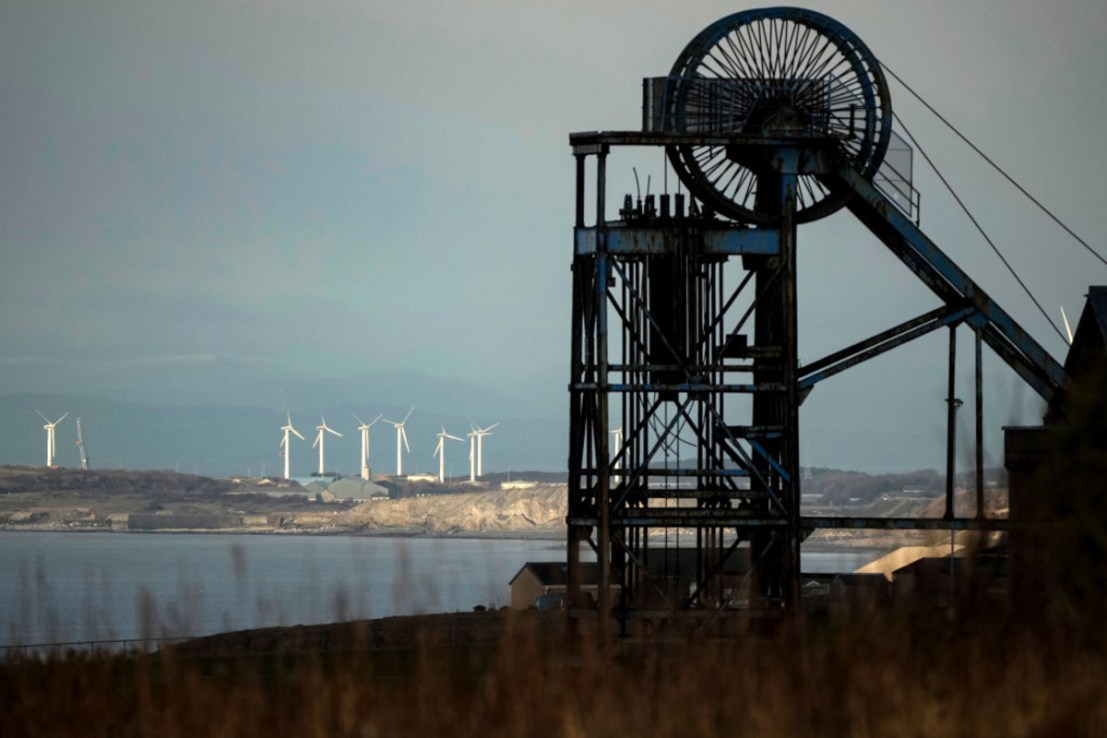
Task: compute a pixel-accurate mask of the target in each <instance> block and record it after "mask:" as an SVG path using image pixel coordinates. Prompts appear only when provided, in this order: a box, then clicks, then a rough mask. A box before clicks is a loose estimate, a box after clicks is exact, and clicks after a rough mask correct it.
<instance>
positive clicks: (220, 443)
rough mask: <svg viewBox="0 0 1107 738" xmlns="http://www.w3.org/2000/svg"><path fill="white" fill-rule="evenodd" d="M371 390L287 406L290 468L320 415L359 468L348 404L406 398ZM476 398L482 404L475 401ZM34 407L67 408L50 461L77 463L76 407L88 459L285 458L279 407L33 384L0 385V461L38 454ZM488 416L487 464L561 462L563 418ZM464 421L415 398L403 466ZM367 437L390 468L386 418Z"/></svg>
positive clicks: (168, 465)
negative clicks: (39, 388) (66, 390)
mask: <svg viewBox="0 0 1107 738" xmlns="http://www.w3.org/2000/svg"><path fill="white" fill-rule="evenodd" d="M374 397H378V396H377V395H376V394H375V393H373V392H368V391H367V392H365V393H364V394H363V395H361V396H359V397H358V398H356V401H355V400H351V402H349V403H345V402H336V403H332V404H324V403H323V402H320V403H319V404H318V405H316V406H314V407H313V408H312V409H311V411H310V412H309V411H306V410H303V409H299V410H298V409H297V408H302V406H303V405H305V404H308V403H307V402H304V401H301V404H299V405H295V406H293V407H292V412H293V415H292V419H293V423H294V425H295V426H296V428H297V429H298V430H299V431H300V433H301V434H302V435H303V436H304V437H305V438H306V441H301V440H299V439H297V438H294V439H293V444H292V466H293V474H294V475H296V476H306V475H307V474H309V473H311V472H312V471H315V469H316V468H317V466H318V455H317V452H316V451H315V450H313V449H312V447H311V443H312V441H313V440H314V434H315V426H317V425H318V424H319V418H320V416H321V415H324V416H326V418H327V424H328V425H329V426H330V427H332V428H334V429H336V430H338V431H339V432H340V433H342V434H343V436H342V437H341V438H338V437H335V436H328V437H327V441H326V462H327V463H326V465H327V467H328V471H332V470H334V471H338V472H342V473H345V474H348V475H349V474H356V473H358V471H359V469H358V454H359V448H360V437H359V434H358V432H357V423H356V422H355V421H354V419H353V417H352V416H351V412H356V413H357V414H358V415H359V416H361V417H362V418H363V419H365V420H367V421H368V420H372V419H373V418H374V417H376V415H377V414H379V413H384V414H385V417H394V418H396V419H399V418H401V417H402V416H403V414H404V413H406V412H407V410H408V407H409V406H407V405H403V406H401V405H396V404H394V401H395V399H396V398H395V397H384V398H382V400H383V401H374V400H373V398H374ZM404 399H405V400H406V396H405V398H404ZM473 404H474V405H476V406H477V407H478V408H480V406H479V404H478V403H473ZM451 407H453V406H451ZM38 411H41V412H43V413H45V414H46V415H47V416H49V417H51V419H53V418H57V417H58V416H60V415H62V414H63V413H66V412H68V413H69V417H67V418H66V419H65V420H64V421H62V423H61V424H59V425H58V428H57V458H56V462H55V463H57V464H59V465H61V466H66V467H77V466H79V464H80V457H79V454H78V450H77V448H76V445H75V441H76V426H75V424H74V421H75V419H76V418H77V417H80V418H81V419H82V425H83V430H84V436H85V448H86V449H87V451H88V454H89V458H90V461H91V464H92V466H93V467H94V468H100V469H104V468H114V469H118V468H124V469H171V470H177V471H181V472H190V473H198V474H204V475H207V476H231V475H244V474H253V475H261V474H262V473H263V472H264V473H266V474H277V473H279V472H280V470H281V469H282V468H283V459H282V457H281V456H280V448H279V443H280V440H281V431H280V427H281V426H282V425H284V423H285V417H286V411H285V409H284V408H283V407H259V406H244V405H200V406H192V407H188V406H175V405H145V404H139V403H131V402H122V401H119V400H114V399H107V398H103V397H87V396H80V395H60V394H31V393H17V394H7V395H0V418H3V421H4V422H3V423H0V464H30V465H42V464H45V440H46V434H45V431H44V430H43V429H42V425H43V422H42V418H40V417H39V415H38ZM366 416H368V417H366ZM493 421H499V422H500V425H499V426H498V427H497V428H496V429H495V430H494V431H493V433H492V435H490V436H487V437H486V438H485V441H484V467H485V470H486V471H489V472H491V471H501V470H505V471H506V470H507V469H515V468H517V469H536V470H546V471H554V470H558V469H563V468H564V466H565V459H566V456H567V451H566V444H567V433H566V432H563V428H562V424H561V423H558V422H556V421H554V420H551V419H549V418H545V417H534V416H530V417H528V416H525V415H522V414H517V415H492V414H491V413H488V414H487V415H482V416H481V417H480V418H479V419H478V420H477V422H485V423H488V422H493ZM469 424H470V421H469V419H468V417H467V415H465V414H453V412H451V411H441V410H439V409H438V408H436V407H435V406H433V405H430V404H420V405H418V406H417V407H416V409H415V412H414V413H413V414H412V416H411V418H410V420H409V421H408V423H407V434H408V442H409V444H410V447H411V453H410V454H408V453H406V452H405V454H404V471H405V473H411V472H415V471H432V470H433V471H437V469H438V462H437V460H436V459H435V458H434V456H433V451H434V446H435V443H436V441H437V439H436V437H435V434H436V433H438V431H439V430H440V428H442V427H443V426H445V427H446V428H447V429H448V430H449V431H450V432H452V433H454V434H455V435H461V436H464V434H465V433H466V432H467V431H468V429H469ZM371 438H372V450H371V454H370V463H371V464H372V466H373V467H374V469H375V470H376V471H381V472H392V471H394V469H395V463H396V462H395V459H396V435H395V432H394V431H393V429H392V427H391V426H389V425H386V424H385V423H384V422H380V423H378V424H377V425H375V426H374V427H373V431H372V437H371ZM468 454H469V449H468V447H467V444H465V443H457V442H452V443H451V445H450V446H449V447H448V449H447V467H448V468H447V474H448V475H449V476H452V477H461V476H465V475H468V472H469V461H468Z"/></svg>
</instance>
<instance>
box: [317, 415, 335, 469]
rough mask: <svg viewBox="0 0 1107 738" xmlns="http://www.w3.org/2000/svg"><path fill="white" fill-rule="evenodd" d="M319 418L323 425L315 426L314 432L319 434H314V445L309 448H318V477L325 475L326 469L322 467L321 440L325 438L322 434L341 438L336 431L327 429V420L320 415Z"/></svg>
mask: <svg viewBox="0 0 1107 738" xmlns="http://www.w3.org/2000/svg"><path fill="white" fill-rule="evenodd" d="M319 418H320V419H321V420H322V421H323V424H322V425H317V426H315V430H317V431H319V433H317V434H316V436H315V443H313V444H311V447H312V448H315V447H316V446H318V447H319V476H323V475H324V474H326V473H327V468H326V467H325V466H324V465H323V440H324V439H325V438H326V436H324V435H323V434H324V433H330V434H332V435H335V436H338V437H339V438H341V437H342V434H341V433H339V432H338V431H336V430H335V429H334V428H328V427H327V420H326V418H323V416H322V415H320V416H319Z"/></svg>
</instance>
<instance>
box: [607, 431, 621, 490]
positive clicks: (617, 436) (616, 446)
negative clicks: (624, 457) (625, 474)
mask: <svg viewBox="0 0 1107 738" xmlns="http://www.w3.org/2000/svg"><path fill="white" fill-rule="evenodd" d="M608 433H610V434H611V438H612V442H611V456H612V458H614V459H615V465H614V467H615V471H619V470H620V469H622V468H623V462H622V461H620V460H619V454H620V453H621V452H622V450H623V426H621V425H620V426H619V427H618V428H615V429H614V430H611V431H608ZM612 481H613V482H615V484H618V483H619V482H620V481H622V477H621V476H620V475H619V474H615V475H614V476H613V478H612Z"/></svg>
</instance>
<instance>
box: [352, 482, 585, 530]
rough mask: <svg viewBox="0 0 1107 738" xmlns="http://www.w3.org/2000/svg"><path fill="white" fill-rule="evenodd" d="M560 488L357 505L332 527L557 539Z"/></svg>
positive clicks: (561, 522)
mask: <svg viewBox="0 0 1107 738" xmlns="http://www.w3.org/2000/svg"><path fill="white" fill-rule="evenodd" d="M566 500H567V497H566V487H565V485H564V484H542V485H538V486H537V487H533V488H530V489H507V490H491V491H487V492H467V493H461V494H451V495H426V496H423V497H413V498H405V499H400V500H374V501H371V502H362V503H360V504H358V505H357V506H355V507H353V508H351V509H350V510H347V511H346V512H343V513H340V514H339V515H338V516H337V517H336V519H335V524H336V525H339V526H343V527H349V528H353V529H356V530H359V531H363V532H367V533H426V534H439V535H441V534H451V533H453V534H456V533H528V534H540V533H551V534H553V533H558V532H560V531H562V530H564V527H565V514H566V505H567V501H566Z"/></svg>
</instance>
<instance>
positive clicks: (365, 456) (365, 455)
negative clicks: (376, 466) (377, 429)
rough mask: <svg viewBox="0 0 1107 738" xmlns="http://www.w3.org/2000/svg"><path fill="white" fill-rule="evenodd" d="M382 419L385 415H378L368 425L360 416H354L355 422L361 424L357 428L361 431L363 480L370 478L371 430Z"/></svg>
mask: <svg viewBox="0 0 1107 738" xmlns="http://www.w3.org/2000/svg"><path fill="white" fill-rule="evenodd" d="M350 415H354V414H353V413H350ZM382 417H384V416H383V415H378V416H377V417H375V418H373V420H372V421H370V422H368V423H366V422H365V421H364V420H362V419H361V418H359V417H358V416H356V415H354V420H356V421H357V422H358V423H360V425H359V426H358V427H357V429H358V430H359V431H361V478H362V479H368V478H369V429H370V428H372V427H373V424H374V423H376V422H377V421H378V420H380V419H381V418H382Z"/></svg>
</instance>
